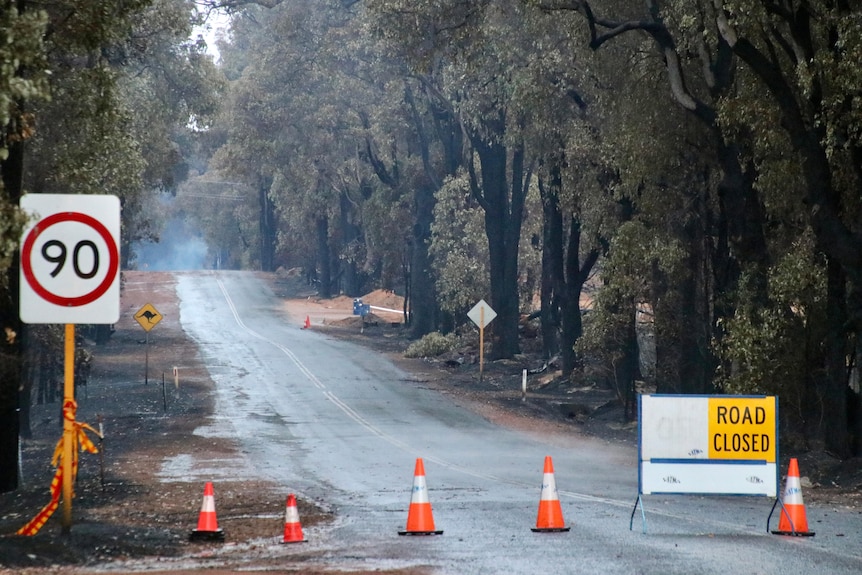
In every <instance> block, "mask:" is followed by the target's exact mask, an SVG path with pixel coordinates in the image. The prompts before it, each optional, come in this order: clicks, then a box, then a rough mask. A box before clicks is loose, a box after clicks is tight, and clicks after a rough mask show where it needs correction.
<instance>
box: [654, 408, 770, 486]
mask: <svg viewBox="0 0 862 575" xmlns="http://www.w3.org/2000/svg"><path fill="white" fill-rule="evenodd" d="M638 402H639V422H640V426H639V438H638V459H639V460H640V470H639V471H640V478H639V483H640V493H668V494H670V493H676V494H684V493H689V494H716V495H718V494H723V495H766V496H773V497H774V496H775V495H776V493H777V489H778V467H777V463H778V400H777V398H776V397H774V396H740V395H710V396H704V395H701V396H695V395H661V394H657V395H647V394H645V395H641V396H639V397H638Z"/></svg>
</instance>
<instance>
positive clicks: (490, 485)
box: [161, 272, 862, 575]
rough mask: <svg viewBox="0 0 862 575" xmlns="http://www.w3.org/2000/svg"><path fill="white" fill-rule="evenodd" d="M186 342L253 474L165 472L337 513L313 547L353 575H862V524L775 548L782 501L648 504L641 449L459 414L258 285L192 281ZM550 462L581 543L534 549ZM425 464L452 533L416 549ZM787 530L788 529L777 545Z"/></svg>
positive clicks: (183, 313) (242, 276)
mask: <svg viewBox="0 0 862 575" xmlns="http://www.w3.org/2000/svg"><path fill="white" fill-rule="evenodd" d="M177 290H178V294H179V296H180V300H181V310H180V319H181V323H182V326H183V329H184V330H186V332H187V333H188V334H189V335H190V336H191V337H192V338H194V339H195V340H196V341H197V342H198V344H199V346H200V348H201V351H202V355H203V357H204V360H205V362H206V364H207V368H208V370H209V371H210V374H211V376H212V379H213V381H214V382H215V384H216V387H217V390H218V392H217V393H218V398H217V409H216V416H215V417H214V418H213V421H212V423H211V424H210V425H209V426H207V427H206V428H202V429H199V430H198V431H197V432H196V433H198V434H201V435H207V436H211V437H214V438H218V439H220V440H231V441H237V442H240V444H241V446H242V453H243V455H244V457H243V458H241V459H237V460H232V461H223V460H219V461H195V460H193V458H192V459H190V458H189V457H188V456H183V457H178V458H175V459H173V460H169V461H166V462H165V463H164V464H163V466H162V470H161V473H162V474H163V475H164V476H166V477H169V476H171V475H172V474H177V475H182V476H184V477H195V476H197V477H199V478H200V479H201V480H204V479H215V480H217V479H218V478H219V476H221V477H228V476H229V477H234V478H235V477H237V476H243V475H239V474H246V475H245V476H248V477H260V478H262V479H267V480H270V481H273V482H275V483H276V484H278V485H280V486H282V487H283V488H284V490H285V491H292V492H295V493H297V495H298V496H300V497H303V498H306V499H310V500H314V501H316V502H318V503H319V504H321V505H322V506H324V507H326V508H328V509H331V510H333V511H334V513H335V515H336V517H337V520H336V521H335V523H334V524H332V525H327V526H324V527H317V528H314V529H310V530H306V536H307V538H308V539H309V543H307V544H306V545H308V546H311V548H315V549H319V550H322V551H325V556H326V560H327V562H328V563H329V564H331V565H333V566H336V567H341V568H345V569H348V568H360V567H361V568H365V569H373V568H381V569H382V568H394V567H405V566H422V565H427V566H431V567H432V569H433V570H434V572H439V573H445V574H485V573H488V574H497V573H506V574H521V573H523V574H530V575H534V574H537V573H549V574H550V573H590V574H593V573H648V574H653V573H655V574H659V573H660V574H671V573H679V574H689V575H690V574H693V573H696V574H708V573H715V574H720V575H727V574H728V573H734V574H747V573H748V574H772V573H794V574H805V573H812V574H813V573H830V574H835V575H840V574H848V575H849V574H854V575H855V574H858V573H860V572H862V545H861V544H860V536H862V515H860V511H859V510H849V509H831V508H814V507H811V506H810V505H809V506H808V507H807V515H808V521H809V525H810V526H811V529H812V530H814V531H816V533H817V534H816V536H815V537H809V538H791V537H780V536H775V535H771V534H769V533H767V530H766V520H767V516H768V515H769V512H770V509H771V507H772V503H773V501H772V500H769V499H766V498H755V497H699V496H697V497H696V496H675V497H656V496H645V497H644V508H645V518H646V528H647V532H646V533H644V532H643V531H642V521H641V515H640V511H638V513H637V515H636V516H635V523H634V529H633V530H630V529H629V521H630V517H631V514H632V511H633V506H634V503H635V500H636V499H637V495H638V481H637V458H636V452H635V450H634V449H633V448H631V447H626V446H618V445H615V444H608V443H605V442H602V441H599V440H596V439H592V438H585V437H581V436H578V435H577V434H575V433H572V432H566V433H560V432H554V433H550V432H537V433H535V434H525V433H523V432H517V431H512V430H509V429H506V428H502V427H499V426H496V425H493V424H491V423H489V422H488V421H487V420H485V419H483V418H482V417H480V416H478V415H475V414H473V413H471V412H469V411H467V410H465V409H462V408H459V407H457V406H455V405H453V403H452V402H451V401H450V400H448V399H447V398H446V397H445V396H444V395H441V394H439V393H437V392H435V391H433V390H430V389H426V388H423V386H422V384H421V382H418V381H416V380H415V379H414V378H413V377H411V376H410V375H409V374H406V373H404V372H402V371H400V370H399V369H397V368H396V367H395V366H393V365H392V364H391V363H389V362H387V361H386V360H385V359H383V358H381V357H380V356H378V355H375V354H372V353H369V352H368V351H367V350H365V349H363V348H360V347H357V346H355V345H352V344H350V343H347V342H343V341H337V340H333V339H329V338H327V337H325V336H324V335H322V334H320V333H315V332H314V330H303V329H301V326H300V325H299V324H298V323H297V322H295V321H293V320H291V319H289V318H288V317H287V316H286V314H285V312H284V310H283V308H282V307H281V305H280V302H279V300H278V298H276V297H275V296H274V295H273V293H272V292H271V291H270V290H269V288H268V287H267V285H266V284H265V283H264V282H262V281H260V280H259V279H257V278H256V277H255V276H254V275H253V274H249V273H240V272H209V273H206V272H201V273H185V274H178V287H177ZM545 456H551V457H552V458H553V464H554V470H555V473H554V477H555V480H556V485H557V488H558V493H559V498H560V501H561V507H562V512H563V516H564V519H565V522H566V523H567V524H568V525H569V526H570V527H571V531H569V532H565V533H533V532H532V531H531V527H534V526H535V525H536V519H537V511H538V507H539V499H540V496H541V484H542V479H543V475H542V471H543V461H544V458H545ZM417 458H422V459H423V462H424V467H425V471H426V481H427V487H428V494H429V499H430V502H431V504H432V507H433V518H434V520H435V524H436V525H435V526H436V529H439V530H443V531H444V534H443V535H440V536H432V537H400V536H399V535H398V531H399V530H403V529H404V527H405V523H406V520H407V514H408V509H409V505H410V501H411V490H412V487H413V481H414V477H413V471H414V465H415V462H416V459H417ZM775 526H776V521H775V518H773V525H772V527H773V528H774V527H775Z"/></svg>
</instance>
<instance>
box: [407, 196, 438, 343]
mask: <svg viewBox="0 0 862 575" xmlns="http://www.w3.org/2000/svg"><path fill="white" fill-rule="evenodd" d="M434 203H435V199H434V189H433V188H432V187H431V186H417V187H416V189H415V191H414V192H413V205H414V208H413V213H414V224H413V234H412V237H411V242H412V245H411V249H410V255H411V262H410V295H411V303H412V314H411V318H410V337H413V338H420V337H422V336H423V335H426V334H428V333H431V332H432V331H434V329H435V328H436V327H437V309H438V305H437V288H436V286H435V284H434V274H433V272H432V270H431V258H430V257H429V256H428V243H429V240H430V239H431V221H432V220H433V218H434Z"/></svg>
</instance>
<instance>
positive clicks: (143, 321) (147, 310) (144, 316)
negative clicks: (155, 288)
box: [135, 303, 162, 385]
mask: <svg viewBox="0 0 862 575" xmlns="http://www.w3.org/2000/svg"><path fill="white" fill-rule="evenodd" d="M135 321H137V322H138V324H140V326H141V327H142V328H144V331H145V332H147V345H146V348H145V351H144V353H145V358H146V359H145V360H144V385H147V384H148V383H149V375H150V330H151V329H153V328H154V327H156V324H157V323H159V322H160V321H162V314H160V313H159V312H158V310H157V309H156V308H155V307H153V304H151V303H148V304H146V305H144V306H143V307H142V308H141V309H139V310H138V312H137V313H136V314H135Z"/></svg>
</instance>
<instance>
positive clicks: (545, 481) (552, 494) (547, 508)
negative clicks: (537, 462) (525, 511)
mask: <svg viewBox="0 0 862 575" xmlns="http://www.w3.org/2000/svg"><path fill="white" fill-rule="evenodd" d="M569 529H571V527H566V525H565V523H564V522H563V509H562V507H560V498H559V496H558V495H557V483H556V481H554V463H553V462H552V461H551V456H550V455H547V456H545V471H544V476H543V478H542V497H541V499H540V500H539V516H538V517H537V518H536V527H535V528H533V531H536V532H550V531H568V530H569Z"/></svg>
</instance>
